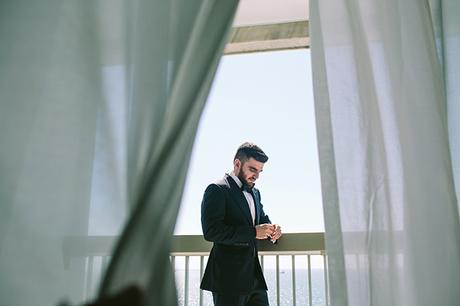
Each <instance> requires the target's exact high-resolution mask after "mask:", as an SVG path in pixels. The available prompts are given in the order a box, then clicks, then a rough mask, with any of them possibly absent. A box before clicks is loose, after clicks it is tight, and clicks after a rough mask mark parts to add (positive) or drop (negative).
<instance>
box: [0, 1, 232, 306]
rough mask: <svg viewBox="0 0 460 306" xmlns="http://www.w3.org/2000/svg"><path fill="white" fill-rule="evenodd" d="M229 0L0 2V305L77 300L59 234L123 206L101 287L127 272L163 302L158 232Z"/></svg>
mask: <svg viewBox="0 0 460 306" xmlns="http://www.w3.org/2000/svg"><path fill="white" fill-rule="evenodd" d="M236 6H237V1H234V0H231V1H214V0H205V1H203V0H188V1H184V0H173V1H169V0H168V1H161V0H135V1H132V0H130V1H124V0H99V1H58V0H46V1H40V2H36V3H35V2H30V1H22V0H18V1H2V2H0V67H2V68H1V70H0V128H1V129H0V169H1V172H0V173H1V179H0V296H1V302H0V304H1V305H10V306H15V305H18V306H19V305H21V306H22V305H39V306H41V305H43V306H45V305H46V306H49V305H56V304H57V303H58V302H59V301H60V300H68V301H70V302H71V303H81V302H82V301H83V299H84V292H85V288H84V287H85V262H84V258H83V257H81V256H80V255H81V254H83V256H84V252H85V250H84V249H83V247H84V245H81V246H80V245H76V244H74V245H71V248H72V249H73V250H77V252H76V253H77V254H75V255H76V256H75V257H72V258H71V259H69V258H68V257H69V254H65V251H63V248H65V246H66V245H68V244H69V241H70V242H75V241H77V240H68V238H69V237H70V238H71V237H74V236H77V237H83V238H84V237H86V236H87V235H101V234H103V235H118V234H120V231H121V229H122V228H123V226H124V223H125V222H126V221H125V220H126V219H127V217H126V216H129V218H128V222H127V225H126V226H125V229H124V231H123V235H122V238H121V240H120V242H119V243H118V245H117V247H116V251H115V252H114V254H113V257H112V263H111V265H110V267H109V270H108V274H107V277H106V278H105V281H104V285H103V287H102V289H101V296H104V295H108V294H112V293H115V292H117V291H119V290H120V289H122V288H124V287H126V286H127V285H130V284H133V283H134V284H137V285H140V286H141V287H142V288H144V289H145V290H146V292H147V296H146V297H147V301H146V302H147V304H146V305H174V304H176V303H177V302H176V297H175V290H174V287H175V286H174V282H173V274H172V273H171V270H170V265H169V261H168V252H169V246H170V238H171V236H172V233H173V229H174V223H175V220H176V215H177V211H178V208H179V203H180V197H181V194H182V189H183V184H184V179H185V174H186V171H187V168H188V162H189V156H190V151H191V147H192V144H193V139H194V136H195V131H196V126H197V123H198V120H199V118H200V114H201V110H202V108H203V105H204V102H205V99H206V96H207V94H208V90H209V86H210V84H211V81H212V78H213V75H214V72H215V69H216V67H217V63H218V59H219V57H220V54H221V51H222V50H223V47H224V44H225V40H226V37H227V33H228V30H229V29H230V26H231V22H232V19H233V15H234V12H235V9H236ZM70 255H72V254H70ZM79 256H80V257H79Z"/></svg>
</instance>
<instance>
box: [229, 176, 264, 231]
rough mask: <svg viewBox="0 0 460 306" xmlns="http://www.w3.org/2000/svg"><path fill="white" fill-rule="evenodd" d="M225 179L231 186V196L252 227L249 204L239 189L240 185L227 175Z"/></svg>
mask: <svg viewBox="0 0 460 306" xmlns="http://www.w3.org/2000/svg"><path fill="white" fill-rule="evenodd" d="M225 179H226V180H227V182H228V184H229V186H230V195H231V196H232V198H233V199H234V200H235V202H236V203H237V204H238V206H239V208H240V209H241V210H242V212H243V214H244V216H245V217H246V220H247V221H248V222H249V224H251V226H252V217H251V212H250V211H249V204H248V201H247V200H246V198H245V197H244V195H243V192H242V191H241V189H240V188H239V186H238V184H237V183H236V182H235V181H234V180H233V179H232V178H231V176H229V175H226V176H225ZM256 206H257V205H256Z"/></svg>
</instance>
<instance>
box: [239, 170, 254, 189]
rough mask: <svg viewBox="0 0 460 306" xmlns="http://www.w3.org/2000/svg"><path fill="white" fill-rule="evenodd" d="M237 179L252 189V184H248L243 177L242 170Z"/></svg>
mask: <svg viewBox="0 0 460 306" xmlns="http://www.w3.org/2000/svg"><path fill="white" fill-rule="evenodd" d="M237 177H238V178H239V179H240V181H241V183H243V184H244V185H246V186H248V187H249V188H252V187H254V183H250V182H248V181H247V180H246V178H245V177H244V174H243V170H240V171H239V173H238V175H237Z"/></svg>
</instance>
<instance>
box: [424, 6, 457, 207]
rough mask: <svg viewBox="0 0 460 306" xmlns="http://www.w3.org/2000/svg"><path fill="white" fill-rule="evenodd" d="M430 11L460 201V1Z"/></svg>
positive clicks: (435, 7)
mask: <svg viewBox="0 0 460 306" xmlns="http://www.w3.org/2000/svg"><path fill="white" fill-rule="evenodd" d="M430 7H431V10H432V20H433V26H434V30H435V37H436V45H437V46H438V53H439V57H440V61H441V64H442V66H443V72H444V80H445V87H446V97H447V116H448V123H449V140H450V149H451V156H452V164H453V168H454V179H455V186H456V190H457V199H460V86H459V84H460V1H457V0H430Z"/></svg>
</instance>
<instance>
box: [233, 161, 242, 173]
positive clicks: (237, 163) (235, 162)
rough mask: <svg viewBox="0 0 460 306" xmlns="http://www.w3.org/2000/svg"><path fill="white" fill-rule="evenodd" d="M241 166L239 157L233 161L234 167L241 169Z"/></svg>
mask: <svg viewBox="0 0 460 306" xmlns="http://www.w3.org/2000/svg"><path fill="white" fill-rule="evenodd" d="M240 167H241V161H240V160H239V159H235V160H234V161H233V169H234V170H236V169H240Z"/></svg>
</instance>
